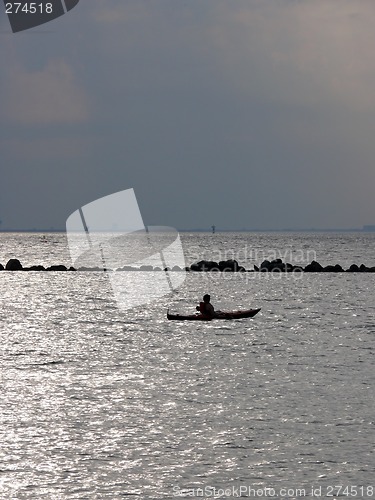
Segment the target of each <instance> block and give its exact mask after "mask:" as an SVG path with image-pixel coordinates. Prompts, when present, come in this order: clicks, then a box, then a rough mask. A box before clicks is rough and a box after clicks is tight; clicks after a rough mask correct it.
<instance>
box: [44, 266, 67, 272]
mask: <svg viewBox="0 0 375 500" xmlns="http://www.w3.org/2000/svg"><path fill="white" fill-rule="evenodd" d="M67 270H68V269H67V268H66V266H63V265H58V266H50V267H47V269H46V271H67Z"/></svg>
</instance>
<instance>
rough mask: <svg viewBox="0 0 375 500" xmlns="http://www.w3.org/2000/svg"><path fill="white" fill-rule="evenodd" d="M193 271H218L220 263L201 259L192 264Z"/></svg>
mask: <svg viewBox="0 0 375 500" xmlns="http://www.w3.org/2000/svg"><path fill="white" fill-rule="evenodd" d="M190 270H191V271H218V270H219V264H218V263H217V262H214V261H211V260H201V261H199V262H197V263H196V264H192V265H191V266H190Z"/></svg>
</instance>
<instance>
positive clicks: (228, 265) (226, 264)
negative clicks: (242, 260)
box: [219, 259, 240, 272]
mask: <svg viewBox="0 0 375 500" xmlns="http://www.w3.org/2000/svg"><path fill="white" fill-rule="evenodd" d="M239 268H240V266H239V265H238V262H237V261H236V260H233V259H229V260H221V261H220V262H219V269H220V271H224V272H238V271H239Z"/></svg>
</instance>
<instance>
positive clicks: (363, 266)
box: [359, 264, 369, 273]
mask: <svg viewBox="0 0 375 500" xmlns="http://www.w3.org/2000/svg"><path fill="white" fill-rule="evenodd" d="M359 270H360V271H361V273H368V272H369V268H368V267H367V266H365V265H364V264H361V265H360V266H359Z"/></svg>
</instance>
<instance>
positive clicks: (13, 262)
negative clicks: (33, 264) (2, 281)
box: [5, 259, 22, 271]
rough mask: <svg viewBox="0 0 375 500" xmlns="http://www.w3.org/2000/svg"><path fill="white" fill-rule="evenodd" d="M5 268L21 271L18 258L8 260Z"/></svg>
mask: <svg viewBox="0 0 375 500" xmlns="http://www.w3.org/2000/svg"><path fill="white" fill-rule="evenodd" d="M5 269H6V270H7V271H22V264H21V262H20V261H19V260H18V259H10V260H8V262H7V264H6V266H5Z"/></svg>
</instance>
